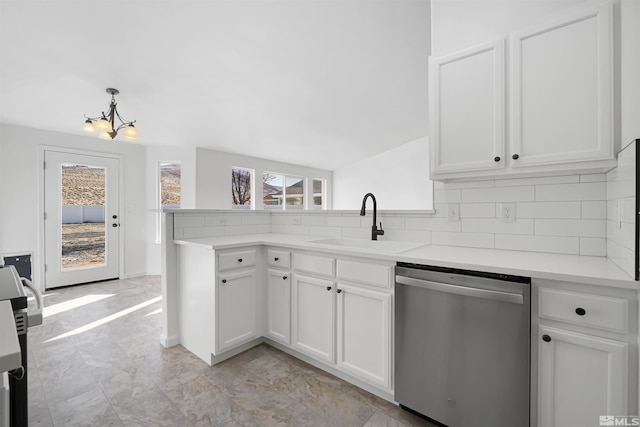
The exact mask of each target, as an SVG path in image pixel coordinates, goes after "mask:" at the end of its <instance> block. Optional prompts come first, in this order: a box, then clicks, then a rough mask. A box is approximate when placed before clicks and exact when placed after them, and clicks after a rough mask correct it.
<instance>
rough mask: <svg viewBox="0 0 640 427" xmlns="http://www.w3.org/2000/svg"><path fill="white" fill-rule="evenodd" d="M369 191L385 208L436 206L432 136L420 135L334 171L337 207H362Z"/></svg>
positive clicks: (342, 208)
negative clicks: (430, 167) (430, 173)
mask: <svg viewBox="0 0 640 427" xmlns="http://www.w3.org/2000/svg"><path fill="white" fill-rule="evenodd" d="M366 193H373V194H374V195H375V196H376V200H377V203H378V209H381V210H383V209H384V210H398V209H402V210H424V209H433V182H431V180H430V179H429V138H428V137H424V138H419V139H416V140H415V141H411V142H408V143H406V144H402V145H400V146H398V147H395V148H392V149H391V150H388V151H385V152H383V153H380V154H378V155H376V156H373V157H369V158H367V159H364V160H361V161H359V162H356V163H354V164H351V165H348V166H345V167H342V168H339V169H336V170H335V171H333V209H338V210H353V209H355V210H358V209H360V206H361V203H362V198H363V197H364V195H365V194H366Z"/></svg>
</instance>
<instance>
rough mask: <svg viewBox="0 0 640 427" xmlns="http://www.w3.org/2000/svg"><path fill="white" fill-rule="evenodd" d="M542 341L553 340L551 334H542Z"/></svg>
mask: <svg viewBox="0 0 640 427" xmlns="http://www.w3.org/2000/svg"><path fill="white" fill-rule="evenodd" d="M542 341H544V342H551V337H550V336H549V335H546V334H545V335H543V336H542Z"/></svg>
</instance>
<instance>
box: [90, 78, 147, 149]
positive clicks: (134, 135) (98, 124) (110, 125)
mask: <svg viewBox="0 0 640 427" xmlns="http://www.w3.org/2000/svg"><path fill="white" fill-rule="evenodd" d="M107 93H108V94H109V95H111V103H110V104H109V112H108V113H107V114H105V113H104V111H103V112H102V116H99V117H87V116H86V115H85V118H86V119H87V120H85V122H84V126H82V129H83V130H84V131H85V132H87V133H93V132H96V131H97V132H98V133H99V134H100V137H101V138H104V139H114V138H115V137H116V135H118V132H119V131H120V130H122V129H124V132H123V135H124V139H127V140H129V141H135V140H136V139H138V129H136V127H135V126H134V125H133V124H134V123H135V122H136V121H135V120H134V121H132V122H128V121H126V120H124V119H123V118H122V117H120V113H118V110H117V108H116V106H117V105H118V104H116V98H115V96H116V95H117V94H119V93H120V91H119V90H118V89H114V88H111V87H110V88H107ZM116 117H117V118H118V121H119V122H120V124H119V125H118V127H116Z"/></svg>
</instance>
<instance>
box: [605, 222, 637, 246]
mask: <svg viewBox="0 0 640 427" xmlns="http://www.w3.org/2000/svg"><path fill="white" fill-rule="evenodd" d="M621 225H622V228H618V222H617V221H607V238H608V239H609V240H611V241H613V242H615V243H617V244H619V245H620V246H622V247H625V248H627V249H629V250H635V249H634V248H635V241H636V240H635V230H634V228H635V227H634V224H629V223H626V222H623V223H622V224H621Z"/></svg>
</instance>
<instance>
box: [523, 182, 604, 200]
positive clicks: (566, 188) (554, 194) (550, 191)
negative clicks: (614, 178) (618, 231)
mask: <svg viewBox="0 0 640 427" xmlns="http://www.w3.org/2000/svg"><path fill="white" fill-rule="evenodd" d="M535 197H536V199H535V200H536V201H537V202H554V201H570V200H578V201H582V200H606V183H604V182H586V183H579V184H556V185H536V196H535Z"/></svg>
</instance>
